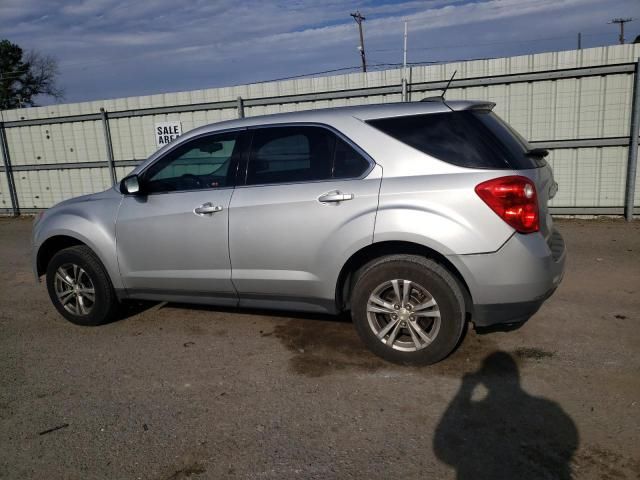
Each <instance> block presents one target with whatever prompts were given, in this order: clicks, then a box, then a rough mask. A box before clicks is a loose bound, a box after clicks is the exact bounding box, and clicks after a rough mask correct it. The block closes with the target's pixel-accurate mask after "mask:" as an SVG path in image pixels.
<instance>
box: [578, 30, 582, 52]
mask: <svg viewBox="0 0 640 480" xmlns="http://www.w3.org/2000/svg"><path fill="white" fill-rule="evenodd" d="M578 50H582V33H581V32H578Z"/></svg>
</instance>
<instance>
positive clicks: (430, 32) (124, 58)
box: [0, 0, 640, 103]
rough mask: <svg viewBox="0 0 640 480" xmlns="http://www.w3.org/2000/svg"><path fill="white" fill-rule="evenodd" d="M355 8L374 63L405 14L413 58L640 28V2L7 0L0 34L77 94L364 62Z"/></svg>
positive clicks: (573, 40) (592, 41) (183, 85)
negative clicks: (53, 62) (618, 21)
mask: <svg viewBox="0 0 640 480" xmlns="http://www.w3.org/2000/svg"><path fill="white" fill-rule="evenodd" d="M356 9H359V10H360V11H361V12H362V13H363V15H365V16H366V17H367V20H366V21H365V24H364V28H365V47H366V52H367V60H368V63H369V64H387V63H398V62H401V61H402V31H403V21H404V20H405V19H406V20H408V22H409V61H410V62H421V61H445V60H458V59H470V58H487V57H499V56H508V55H518V54H524V53H531V52H543V51H553V50H567V49H572V48H575V47H576V44H577V33H578V32H580V31H581V32H583V37H582V38H583V40H582V42H583V47H591V46H599V45H608V44H613V43H616V42H617V33H618V32H617V28H616V27H615V26H613V25H608V24H607V22H608V21H609V20H610V19H611V18H612V17H616V16H624V17H627V16H631V17H636V18H637V20H636V21H634V22H631V23H628V24H627V33H626V37H627V41H628V42H630V41H633V39H634V38H635V36H636V35H638V34H640V0H475V1H469V0H466V1H465V0H424V1H412V0H407V1H402V0H393V1H390V0H387V1H385V0H377V1H365V0H354V1H341V0H325V1H320V0H318V1H313V0H292V1H282V0H271V1H259V0H248V1H242V0H215V1H214V0H209V1H205V0H193V1H190V0H181V1H177V0H138V1H133V0H80V1H63V0H0V38H8V39H9V40H11V41H12V42H14V43H18V44H19V45H20V46H22V47H23V48H26V49H36V50H39V51H42V52H44V53H47V54H50V55H53V56H54V57H55V58H56V59H57V60H58V62H59V67H60V84H61V86H62V87H63V88H64V90H65V101H67V102H75V101H84V100H95V99H104V98H116V97H123V96H130V95H146V94H153V93H162V92H169V91H181V90H191V89H201V88H210V87H218V86H227V85H237V84H243V83H250V82H255V81H261V80H268V79H273V78H280V77H287V76H291V75H297V74H304V73H310V72H319V71H324V70H331V69H337V68H342V67H357V66H358V65H359V62H360V60H359V56H358V51H357V45H358V32H357V27H356V24H355V22H354V21H353V19H352V18H351V17H350V16H349V13H350V12H352V11H355V10H356ZM379 68H380V67H379ZM386 68H388V67H386ZM40 102H41V103H47V102H48V100H46V99H41V100H40Z"/></svg>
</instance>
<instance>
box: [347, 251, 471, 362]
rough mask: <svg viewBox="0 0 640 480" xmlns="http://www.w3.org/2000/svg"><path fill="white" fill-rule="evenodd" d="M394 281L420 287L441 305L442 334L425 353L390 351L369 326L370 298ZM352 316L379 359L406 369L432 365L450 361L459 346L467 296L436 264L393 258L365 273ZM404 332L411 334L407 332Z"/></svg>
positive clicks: (381, 260)
mask: <svg viewBox="0 0 640 480" xmlns="http://www.w3.org/2000/svg"><path fill="white" fill-rule="evenodd" d="M394 279H403V280H410V281H411V282H415V283H417V284H419V285H420V286H422V287H424V288H425V289H426V290H428V292H429V293H430V294H431V296H432V297H433V299H434V300H435V301H436V302H437V306H438V308H439V310H440V325H439V330H438V331H437V334H436V335H435V338H434V339H433V341H432V342H431V343H429V344H428V345H426V346H425V347H423V348H422V349H419V350H415V351H411V352H408V351H399V350H396V349H394V348H392V347H389V346H388V345H387V344H386V343H383V341H382V340H380V339H379V338H378V337H377V336H376V333H375V332H374V330H373V328H372V326H371V325H370V323H369V319H368V317H367V303H368V301H369V297H370V295H371V294H372V293H373V292H374V291H375V289H376V288H377V287H378V286H380V285H382V284H384V283H385V282H389V281H391V280H394ZM351 316H352V318H353V322H354V324H355V326H356V330H357V332H358V335H359V336H360V338H361V339H362V341H363V342H364V343H365V344H366V346H367V347H368V348H369V349H370V350H371V351H372V352H373V353H375V354H376V355H378V356H380V357H382V358H384V359H385V360H388V361H390V362H394V363H399V364H404V365H429V364H433V363H436V362H439V361H440V360H442V359H444V358H445V357H447V356H448V355H449V354H450V353H451V352H452V351H453V350H454V349H455V348H456V346H457V345H458V342H459V341H460V339H461V337H462V334H463V331H464V326H465V304H464V296H463V293H462V289H461V286H460V284H459V282H458V281H457V280H456V279H455V277H454V276H453V275H452V274H451V273H450V272H449V271H448V270H447V269H446V268H444V267H443V266H442V265H440V264H438V263H436V262H434V261H433V260H430V259H428V258H424V257H420V256H417V255H390V256H387V257H382V258H379V259H376V260H374V261H372V262H371V263H370V264H368V265H367V266H365V267H364V268H363V269H362V272H361V273H360V275H359V276H358V279H357V281H356V284H355V286H354V289H353V293H352V296H351ZM400 331H404V332H407V330H406V329H405V330H400ZM408 333H410V332H407V333H406V335H408ZM404 338H406V337H404Z"/></svg>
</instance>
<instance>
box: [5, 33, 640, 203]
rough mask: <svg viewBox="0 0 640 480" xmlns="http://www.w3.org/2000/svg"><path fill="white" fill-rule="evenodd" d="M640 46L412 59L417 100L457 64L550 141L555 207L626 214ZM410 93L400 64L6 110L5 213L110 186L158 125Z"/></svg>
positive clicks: (151, 144)
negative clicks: (416, 63) (425, 61)
mask: <svg viewBox="0 0 640 480" xmlns="http://www.w3.org/2000/svg"><path fill="white" fill-rule="evenodd" d="M639 55H640V45H620V46H612V47H602V48H591V49H585V50H574V51H564V52H551V53H542V54H535V55H526V56H518V57H509V58H498V59H490V60H477V61H468V62H458V63H448V64H442V65H432V66H420V67H412V68H411V69H410V73H409V78H408V92H409V95H410V97H409V100H412V101H416V100H420V99H421V98H423V97H425V96H428V95H433V94H437V93H438V91H439V90H440V89H442V88H443V87H444V85H445V84H446V81H447V79H449V77H451V75H452V73H453V72H454V71H457V73H456V76H455V79H454V80H453V82H452V84H451V87H450V89H449V91H448V92H447V98H449V99H480V100H491V101H493V102H496V104H497V106H496V112H497V113H498V114H499V115H501V116H502V117H503V118H505V119H506V120H507V121H508V122H510V123H511V124H512V125H513V126H514V127H515V128H516V129H517V130H519V131H520V133H522V134H523V135H524V136H525V137H527V138H528V139H529V140H530V141H531V142H532V143H533V144H534V145H535V146H537V147H544V148H548V149H550V150H551V154H550V156H549V157H548V158H549V161H550V163H551V164H552V165H553V168H554V171H555V175H556V179H557V181H558V183H559V185H560V189H559V192H558V194H557V196H556V197H555V198H554V199H553V202H552V207H553V210H552V211H553V212H554V213H565V214H622V213H623V209H624V207H625V186H626V185H627V184H630V183H632V182H629V181H628V180H627V178H626V177H627V173H628V163H629V162H628V157H629V151H630V148H629V147H630V143H631V142H632V140H633V138H635V139H636V141H637V126H633V127H632V123H633V122H632V121H631V117H632V104H633V98H634V88H633V85H634V80H635V78H636V77H637V58H638V56H639ZM401 91H402V70H399V69H395V70H384V71H376V72H369V73H366V74H365V73H355V74H349V75H338V76H331V77H318V78H304V79H297V80H289V81H280V82H269V83H260V84H251V85H243V86H236V87H228V88H215V89H207V90H195V91H190V92H180V93H167V94H161V95H151V96H144V97H130V98H122V99H115V100H105V101H96V102H84V103H75V104H64V105H53V106H47V107H37V108H28V109H19V110H8V111H4V112H2V124H0V142H1V143H2V149H1V151H2V156H3V160H4V163H3V166H2V167H0V212H4V213H14V214H17V213H19V212H22V213H30V212H34V211H37V210H40V209H43V208H47V207H50V206H52V205H54V204H55V203H57V202H59V201H61V200H64V199H66V198H70V197H73V196H77V195H82V194H86V193H91V192H97V191H101V190H104V189H106V188H108V187H109V186H110V185H111V183H112V181H113V180H114V179H121V178H122V177H123V176H124V175H125V174H126V173H127V171H129V170H130V169H131V167H132V166H135V165H137V164H138V163H139V162H141V161H142V160H144V159H145V158H147V157H148V156H149V155H150V154H151V153H153V152H154V151H155V150H156V145H155V137H154V125H155V123H156V122H166V121H176V120H177V121H180V122H181V123H182V127H183V130H184V131H187V130H190V129H192V128H195V127H198V126H200V125H204V124H207V123H213V122H218V121H222V120H227V119H232V118H236V117H238V116H239V115H244V116H254V115H262V114H268V113H277V112H287V111H296V110H305V109H312V108H325V107H334V106H342V105H361V104H368V103H386V102H399V101H401ZM429 92H431V93H429ZM636 123H637V122H636ZM632 128H636V135H632V134H631V133H630V132H631V129H632ZM634 176H635V175H634ZM631 194H633V196H631V197H630V198H634V200H633V201H631V202H629V204H630V203H634V204H635V205H636V206H638V205H640V192H638V191H636V192H635V193H634V192H631ZM635 210H636V213H638V210H640V209H638V208H636V209H635ZM629 213H630V210H629Z"/></svg>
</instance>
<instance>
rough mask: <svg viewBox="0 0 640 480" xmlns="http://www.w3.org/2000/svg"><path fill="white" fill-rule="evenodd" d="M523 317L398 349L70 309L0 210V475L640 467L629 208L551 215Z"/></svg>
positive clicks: (183, 309)
mask: <svg viewBox="0 0 640 480" xmlns="http://www.w3.org/2000/svg"><path fill="white" fill-rule="evenodd" d="M558 225H559V228H560V230H561V232H562V233H563V234H564V236H565V239H566V242H567V245H568V249H569V260H568V267H567V268H568V269H567V273H566V276H565V280H564V282H563V284H562V285H561V287H560V288H559V290H558V291H557V292H556V294H555V295H554V296H553V297H552V298H551V299H550V300H549V301H548V302H547V303H546V304H545V305H544V306H543V307H542V309H541V310H540V311H539V312H538V313H537V314H536V315H535V316H534V317H533V318H532V319H531V320H530V321H529V322H528V323H527V324H526V325H525V326H524V327H522V328H521V329H519V330H517V331H512V332H500V333H490V334H487V333H484V334H480V333H477V332H474V331H473V330H469V332H468V333H467V336H466V338H465V340H464V341H463V343H462V344H461V346H460V347H459V348H458V349H457V350H456V352H454V354H453V355H452V356H450V357H449V358H448V359H446V360H445V361H443V362H442V363H440V364H438V365H435V366H431V367H425V368H412V367H400V366H395V365H390V364H388V363H385V362H384V361H382V360H380V359H378V358H377V357H375V356H373V355H372V354H370V353H369V352H368V351H367V350H365V349H364V348H363V346H362V345H361V343H360V342H359V340H358V338H357V337H356V334H355V331H354V329H353V326H352V325H351V324H350V323H349V321H348V319H346V318H332V317H325V316H311V315H302V314H301V315H292V314H288V313H286V314H278V313H274V312H262V311H260V312H256V311H248V310H245V311H235V310H220V309H213V308H195V307H189V306H183V305H174V304H135V305H131V306H129V309H128V313H127V316H126V318H123V319H122V320H120V321H117V322H114V323H111V324H109V325H105V326H102V327H97V328H84V327H78V326H74V325H72V324H70V323H67V322H66V321H65V320H63V319H62V318H61V317H60V316H59V315H58V314H57V313H56V312H55V310H54V309H53V307H52V306H51V305H50V303H49V299H48V297H47V294H46V290H45V287H44V285H42V284H36V283H35V282H34V280H33V277H32V274H31V270H30V260H29V255H30V253H29V234H30V230H31V220H30V219H0V252H2V253H1V254H0V477H1V478H21V479H23V478H38V479H40V478H47V479H55V478H82V479H87V478H110V479H116V478H117V479H128V478H132V479H136V478H143V479H179V478H274V479H281V478H301V479H307V478H322V479H325V478H368V479H374V478H392V477H396V478H400V477H401V476H402V477H406V478H424V479H431V478H434V479H435V478H437V479H447V478H459V479H468V478H474V479H481V478H505V479H513V478H518V477H520V480H522V479H529V478H531V479H533V478H535V479H540V478H570V476H571V475H573V476H574V477H575V478H588V479H624V478H628V479H632V478H640V447H639V446H638V439H640V330H639V329H638V324H639V322H640V222H635V223H633V224H625V223H624V222H622V221H619V220H559V221H558Z"/></svg>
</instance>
